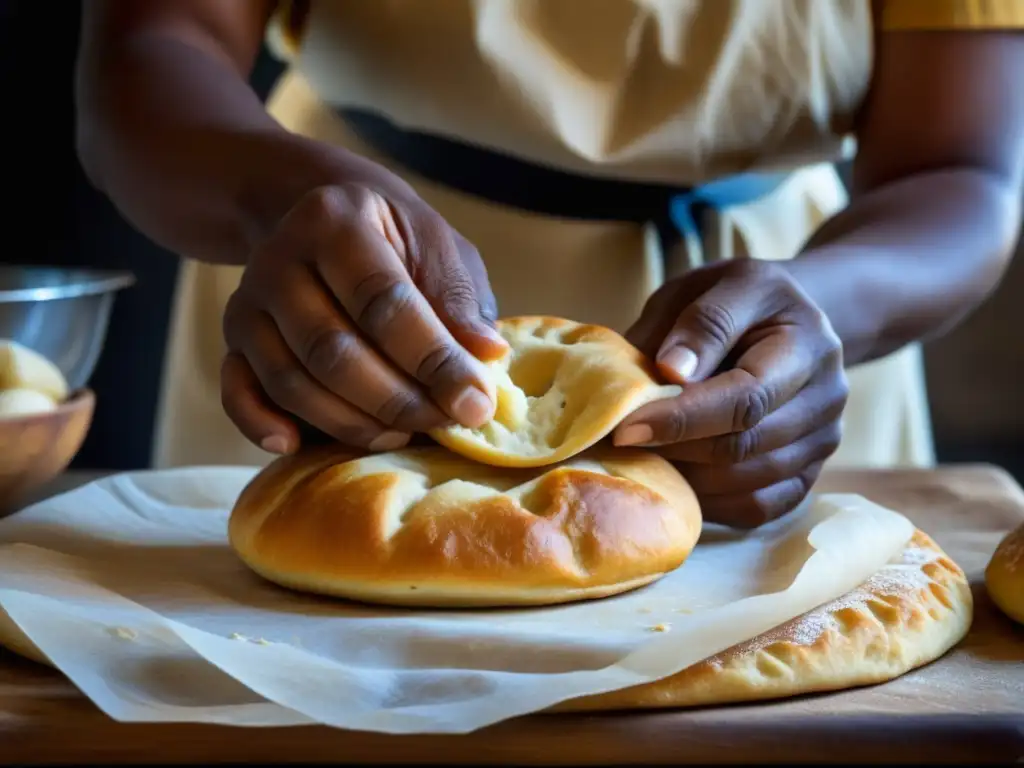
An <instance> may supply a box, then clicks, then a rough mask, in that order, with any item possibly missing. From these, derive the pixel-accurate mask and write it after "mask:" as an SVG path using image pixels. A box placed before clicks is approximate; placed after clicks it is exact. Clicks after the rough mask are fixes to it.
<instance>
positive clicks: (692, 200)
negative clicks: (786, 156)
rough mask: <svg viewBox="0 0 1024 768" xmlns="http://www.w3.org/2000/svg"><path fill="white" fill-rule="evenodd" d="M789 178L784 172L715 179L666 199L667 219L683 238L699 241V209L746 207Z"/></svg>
mask: <svg viewBox="0 0 1024 768" xmlns="http://www.w3.org/2000/svg"><path fill="white" fill-rule="evenodd" d="M787 178H788V174H785V173H744V174H740V175H737V176H727V177H725V178H722V179H715V180H714V181H710V182H708V183H707V184H701V185H700V186H697V187H694V188H693V189H690V190H687V191H686V192H682V193H681V194H678V195H675V196H674V197H672V199H671V200H669V210H668V213H669V218H670V219H671V220H672V224H673V225H675V228H676V229H677V230H678V231H679V234H681V235H682V236H683V237H686V238H690V237H693V238H696V239H697V240H698V241H699V240H700V239H701V231H700V225H699V223H698V222H697V219H696V217H695V216H694V211H695V209H697V208H700V207H707V208H712V209H714V210H716V211H721V210H724V209H726V208H731V207H734V206H738V205H746V204H748V203H753V202H755V201H757V200H760V199H761V198H763V197H766V196H767V195H770V194H771V193H772V192H774V191H775V190H776V189H778V188H779V186H780V185H781V184H782V182H784V181H785V180H786V179H787Z"/></svg>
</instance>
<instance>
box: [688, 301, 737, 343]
mask: <svg viewBox="0 0 1024 768" xmlns="http://www.w3.org/2000/svg"><path fill="white" fill-rule="evenodd" d="M693 323H694V326H695V327H696V329H697V330H698V331H699V332H701V333H703V334H704V335H706V336H708V337H709V338H710V339H711V340H712V341H714V342H715V343H717V344H719V345H722V346H725V345H726V344H728V343H729V340H730V339H731V338H732V337H733V336H734V335H735V333H736V318H735V317H734V316H733V314H732V312H730V311H729V310H728V309H727V308H726V307H723V306H722V305H720V304H711V303H701V304H696V305H694V312H693Z"/></svg>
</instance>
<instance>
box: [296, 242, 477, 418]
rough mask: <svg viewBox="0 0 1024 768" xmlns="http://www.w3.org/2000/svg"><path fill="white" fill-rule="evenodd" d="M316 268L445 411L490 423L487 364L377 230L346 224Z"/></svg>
mask: <svg viewBox="0 0 1024 768" xmlns="http://www.w3.org/2000/svg"><path fill="white" fill-rule="evenodd" d="M316 264H317V267H318V269H319V274H320V276H321V277H322V278H323V280H324V281H325V282H326V283H327V285H328V287H329V288H330V289H331V291H332V292H333V293H334V295H335V296H336V297H337V298H338V300H339V301H340V302H341V304H342V306H343V307H344V308H345V310H346V312H347V313H348V316H349V317H351V318H352V319H353V320H354V321H355V323H356V325H357V326H358V328H359V329H360V330H361V331H362V332H363V333H365V334H366V335H367V336H368V337H369V338H370V339H371V340H372V341H373V342H374V344H375V345H376V347H377V348H378V349H380V350H381V351H382V352H383V353H384V354H385V355H386V356H387V357H388V358H390V359H391V360H392V361H394V363H395V364H397V365H398V366H399V368H401V369H402V370H403V371H405V372H406V373H408V374H409V375H410V376H412V377H413V378H415V379H416V380H417V381H419V382H420V383H422V384H423V385H424V386H425V387H426V388H427V390H428V391H429V392H430V394H431V397H432V399H433V401H434V402H435V403H436V404H437V405H438V406H440V407H441V409H442V410H443V411H444V412H445V413H447V414H448V415H449V416H451V418H453V419H455V420H456V421H458V422H459V423H461V424H463V425H464V426H468V427H478V426H481V425H482V424H484V423H486V422H487V421H489V420H490V419H491V417H492V416H493V415H494V407H495V403H494V397H495V396H494V391H493V389H494V387H493V384H492V383H491V381H490V378H489V377H488V376H487V373H486V370H485V368H484V366H483V364H482V363H480V361H479V360H476V359H475V358H474V357H472V355H470V354H469V352H467V351H466V350H465V349H464V348H463V347H462V346H461V345H460V344H459V343H458V342H457V341H456V340H455V338H454V337H453V336H452V335H451V333H450V332H449V331H448V329H447V328H446V327H445V325H444V324H443V323H442V322H441V320H440V319H439V318H438V316H437V315H436V314H435V312H434V310H433V309H432V308H431V307H430V305H429V303H428V302H427V300H426V299H425V298H424V297H423V295H422V294H421V293H420V291H419V290H418V289H417V287H416V286H415V285H414V284H413V282H412V279H411V277H410V276H409V273H408V272H407V271H406V269H405V266H404V264H403V263H402V261H401V260H400V259H399V257H398V254H397V252H396V251H395V249H394V248H393V247H392V246H391V244H390V243H389V241H388V240H387V239H386V238H385V237H384V236H383V235H382V234H381V233H380V232H378V231H376V230H374V229H372V228H370V227H366V226H359V225H355V224H350V225H348V226H344V227H342V228H340V229H339V231H338V232H337V233H336V236H335V239H334V242H328V243H326V244H324V247H323V248H322V250H321V252H320V256H319V257H318V258H317V261H316Z"/></svg>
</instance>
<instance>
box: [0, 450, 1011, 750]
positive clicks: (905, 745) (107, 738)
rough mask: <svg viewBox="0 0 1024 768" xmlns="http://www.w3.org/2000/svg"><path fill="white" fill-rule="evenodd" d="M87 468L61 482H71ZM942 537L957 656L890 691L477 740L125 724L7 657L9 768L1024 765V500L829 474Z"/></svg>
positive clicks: (568, 722)
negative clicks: (957, 580) (1007, 589)
mask: <svg viewBox="0 0 1024 768" xmlns="http://www.w3.org/2000/svg"><path fill="white" fill-rule="evenodd" d="M83 479H89V478H83V477H82V476H75V475H73V474H72V475H70V476H69V477H66V478H64V479H63V480H62V482H61V485H62V486H63V487H65V488H66V487H67V486H69V485H73V484H75V483H77V482H81V481H82V480H83ZM820 488H821V489H822V490H837V491H852V492H857V493H861V494H863V495H864V496H867V497H868V498H871V499H872V500H874V501H876V502H878V503H880V504H883V505H886V506H888V507H890V508H892V509H897V510H899V511H901V512H903V513H904V514H906V515H907V516H908V517H910V518H911V519H912V520H914V522H915V523H917V524H918V525H919V526H920V527H921V528H923V529H924V530H926V531H928V532H929V533H931V534H932V535H933V536H934V537H935V538H936V539H937V540H938V541H939V543H940V544H941V545H942V546H943V547H944V548H945V549H946V551H947V552H948V553H949V554H950V555H951V556H952V557H953V558H954V559H955V560H956V561H957V562H959V563H960V565H961V566H962V567H964V569H965V570H966V571H967V572H968V574H969V575H970V577H971V580H972V582H973V583H974V585H975V598H976V615H975V622H974V626H973V628H972V630H971V632H970V634H969V636H968V637H967V639H966V640H965V641H964V642H963V643H961V645H960V646H958V647H957V648H956V649H955V650H954V651H952V652H951V653H950V654H948V655H947V656H946V657H944V658H943V659H940V660H939V661H937V662H935V663H934V664H932V665H930V666H928V667H925V668H923V669H920V670H917V671H915V672H912V673H910V674H909V675H906V676H905V677H903V678H900V679H898V680H895V681H892V682H890V683H887V684H885V685H881V686H874V687H871V688H864V689H859V690H854V691H846V692H842V693H838V694H829V695H824V696H815V697H802V698H797V699H791V700H789V701H783V702H778V703H773V704H762V705H750V706H734V707H723V708H717V709H706V710H700V711H674V712H672V711H670V712H647V713H624V714H623V713H609V714H603V715H571V716H563V715H558V716H555V715H537V716H532V717H525V718H521V719H518V720H514V721H510V722H506V723H503V724H500V725H497V726H494V727H491V728H487V729H484V730H482V731H479V732H477V733H473V734H470V735H467V736H401V737H395V736H385V735H379V734H370V733H354V732H347V731H340V730H333V729H329V728H321V727H295V728H229V727H222V726H208V725H182V724H172V725H149V724H121V723H117V722H114V721H113V720H111V719H109V718H108V717H106V716H105V715H104V714H102V713H101V712H100V711H99V710H97V709H96V708H95V707H94V706H93V705H92V704H91V703H90V702H89V701H88V700H87V699H85V698H84V697H83V696H82V695H81V694H80V693H78V691H77V690H76V689H75V688H74V687H73V686H72V685H71V684H70V683H69V682H67V681H66V680H65V679H64V678H63V677H62V676H61V675H60V674H58V673H57V672H54V671H52V670H49V669H46V668H43V667H40V666H37V665H34V664H31V663H29V662H25V661H21V660H19V659H17V658H15V657H13V656H11V655H10V654H6V655H5V654H3V652H0V762H3V763H22V764H25V763H41V762H48V763H53V762H65V763H66V762H76V763H84V762H101V763H127V762H131V763H164V764H167V763H210V762H233V763H254V764H255V763H277V762H293V763H294V762H305V763H324V762H334V763H392V764H394V763H399V764H402V763H405V764H437V763H448V764H453V763H454V764H519V765H527V764H532V765H536V764H559V765H607V764H625V763H632V764H637V763H644V764H665V763H712V762H718V763H720V762H729V763H734V762H791V761H796V762H806V761H821V762H826V763H837V762H843V763H854V762H866V761H867V762H880V761H884V762H917V763H922V762H924V763H955V762H961V763H963V762H975V763H977V762H1004V763H1005V762H1013V761H1018V762H1024V629H1022V628H1020V627H1017V626H1016V625H1013V624H1011V622H1009V621H1008V620H1007V619H1005V618H1004V617H1003V616H1001V615H1000V614H998V612H997V611H996V610H995V609H994V607H993V606H992V604H991V603H990V601H989V600H988V598H987V597H986V596H985V593H984V589H983V586H982V584H981V575H982V571H983V569H984V566H985V564H986V562H987V560H988V557H989V556H990V555H991V552H992V550H993V549H994V548H995V545H996V543H997V542H998V540H999V538H1000V537H1001V536H1002V535H1003V533H1005V532H1006V531H1007V530H1009V529H1010V528H1011V527H1014V526H1015V525H1016V524H1018V523H1020V522H1022V521H1024V493H1022V492H1021V490H1020V488H1019V487H1018V486H1017V485H1016V483H1014V481H1013V480H1012V479H1011V478H1010V477H1009V476H1008V475H1007V474H1006V473H1004V472H1002V471H1001V470H998V469H996V468H993V467H983V466H960V467H949V468H942V469H939V470H937V471H891V472H883V471H861V472H833V473H831V474H829V475H828V476H827V477H826V478H824V479H823V481H822V483H821V486H820Z"/></svg>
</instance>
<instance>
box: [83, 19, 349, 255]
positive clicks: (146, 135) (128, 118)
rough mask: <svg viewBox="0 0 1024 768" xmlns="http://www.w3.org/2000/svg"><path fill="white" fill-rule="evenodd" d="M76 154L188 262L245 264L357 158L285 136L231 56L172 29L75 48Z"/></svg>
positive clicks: (130, 213) (126, 210)
mask: <svg viewBox="0 0 1024 768" xmlns="http://www.w3.org/2000/svg"><path fill="white" fill-rule="evenodd" d="M78 106H79V134H78V146H79V155H80V157H81V159H82V163H83V166H84V167H85V169H86V171H87V173H88V174H89V177H90V178H91V180H92V181H93V183H94V184H96V186H97V187H98V188H100V189H101V190H102V191H104V192H105V193H106V194H107V195H108V196H109V197H110V198H111V199H112V200H113V201H114V203H115V205H117V207H118V208H119V209H120V211H121V212H122V214H123V215H124V216H125V217H126V218H127V219H129V220H130V221H131V222H132V223H133V224H134V225H135V226H136V227H138V228H139V229H140V230H141V231H143V232H144V233H146V234H147V235H148V236H149V237H151V238H152V239H153V240H155V241H156V242H159V243H160V244H162V245H163V246H165V247H167V248H169V249H171V250H173V251H175V252H176V253H180V254H182V255H185V256H189V257H192V258H196V259H201V260H204V261H211V262H221V263H243V262H244V260H245V258H246V255H247V254H248V252H249V250H250V249H251V247H252V245H253V243H254V242H255V240H256V239H257V238H259V237H260V236H261V235H262V234H264V233H265V231H266V230H267V228H268V227H269V226H271V225H272V223H273V222H275V221H276V220H277V219H278V218H279V217H280V216H281V215H283V214H284V213H285V212H286V211H287V210H288V208H290V207H291V205H292V204H293V203H294V202H295V201H296V200H297V199H298V198H299V197H300V196H301V195H302V194H303V193H305V192H306V191H308V190H310V189H312V188H314V187H317V186H320V185H323V184H328V183H337V182H339V181H341V180H343V179H346V178H348V177H351V176H353V175H358V172H359V171H360V170H361V169H362V165H361V164H363V165H365V164H366V163H365V161H362V160H360V159H359V158H355V157H354V156H352V155H350V154H348V153H343V152H340V151H335V150H332V149H330V148H328V147H324V146H323V145H320V144H318V143H316V142H312V141H308V140H306V139H303V138H301V137H298V136H295V135H293V134H290V133H289V132H287V131H285V130H284V129H283V128H282V127H281V126H280V125H278V124H277V123H276V121H274V120H273V119H272V118H271V117H270V116H269V115H268V114H267V113H266V111H265V109H264V107H263V105H262V104H261V103H260V101H259V99H258V97H257V96H256V95H255V93H254V92H253V91H252V90H251V89H250V87H249V86H248V84H247V82H246V80H245V77H244V75H243V73H241V72H239V71H238V69H237V67H236V66H235V65H234V63H233V62H231V61H230V60H229V59H228V58H227V57H223V56H218V55H217V53H216V52H210V51H208V50H204V49H203V48H202V47H196V46H194V45H190V44H189V43H188V42H185V41H182V40H178V39H175V38H174V37H172V36H169V35H163V34H150V35H139V36H136V37H135V38H134V39H131V38H129V39H126V40H123V41H120V43H119V44H118V45H115V46H107V47H106V49H105V50H102V51H88V50H86V51H85V52H84V53H83V56H82V58H81V60H80V64H79V74H78Z"/></svg>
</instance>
